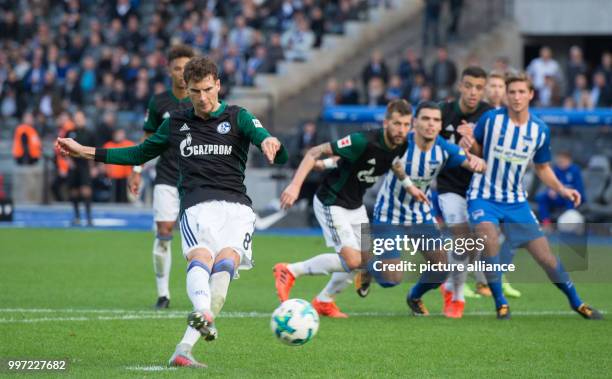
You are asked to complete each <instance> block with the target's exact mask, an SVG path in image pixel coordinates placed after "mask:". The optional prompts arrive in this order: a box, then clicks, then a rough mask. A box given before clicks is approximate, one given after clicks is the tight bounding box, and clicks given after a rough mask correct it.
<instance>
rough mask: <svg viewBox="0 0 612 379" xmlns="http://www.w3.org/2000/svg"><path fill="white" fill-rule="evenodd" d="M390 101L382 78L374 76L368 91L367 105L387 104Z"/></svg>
mask: <svg viewBox="0 0 612 379" xmlns="http://www.w3.org/2000/svg"><path fill="white" fill-rule="evenodd" d="M388 102H389V101H388V100H387V98H386V96H385V83H384V82H383V80H382V78H380V77H378V76H374V77H372V78H371V79H370V82H369V83H368V90H367V92H366V105H367V106H369V107H377V106H383V105H386V104H387V103H388Z"/></svg>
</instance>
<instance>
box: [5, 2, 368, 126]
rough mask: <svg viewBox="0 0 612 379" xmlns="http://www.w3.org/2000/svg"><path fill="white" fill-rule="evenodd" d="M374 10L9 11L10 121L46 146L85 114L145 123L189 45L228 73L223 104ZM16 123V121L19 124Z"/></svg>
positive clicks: (152, 6) (100, 5)
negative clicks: (25, 120)
mask: <svg viewBox="0 0 612 379" xmlns="http://www.w3.org/2000/svg"><path fill="white" fill-rule="evenodd" d="M368 5H369V3H368V1H367V0H267V1H262V0H224V1H217V0H187V1H173V0H161V1H155V2H144V1H138V0H115V1H102V0H66V1H33V0H32V1H29V0H27V1H0V46H1V47H2V49H0V121H2V124H3V125H16V121H15V120H16V119H19V118H21V117H23V116H24V114H25V113H26V112H32V113H33V116H34V119H35V122H36V124H37V128H38V130H39V132H40V133H41V135H42V136H43V138H44V137H49V138H53V137H55V136H56V132H55V127H54V125H55V124H56V120H55V118H56V117H57V116H58V115H59V114H61V113H62V111H71V112H74V109H76V108H81V109H84V110H85V111H86V113H88V115H90V116H92V117H94V120H93V121H95V122H101V121H102V120H101V117H96V116H97V115H100V116H101V115H104V114H105V113H107V112H116V111H121V110H129V111H131V112H134V113H135V114H141V115H142V114H143V113H144V110H145V107H146V104H147V102H148V100H149V98H150V96H151V94H153V93H157V92H159V91H160V90H161V89H162V88H164V86H165V85H166V84H167V83H166V80H167V78H166V75H165V71H164V68H165V64H166V62H165V52H166V50H167V48H168V47H169V46H170V45H172V44H174V43H180V42H182V43H186V44H189V45H191V46H193V47H194V48H196V49H197V50H198V51H199V52H201V53H203V54H207V55H208V56H210V57H213V59H214V60H215V61H216V62H217V63H218V65H219V67H220V68H221V75H220V76H221V81H222V83H223V86H222V88H223V92H222V94H221V95H222V97H226V96H227V95H228V93H229V92H230V91H231V88H232V87H233V86H236V85H243V86H252V85H254V78H255V75H256V74H257V73H274V72H276V70H277V63H278V62H279V61H281V60H283V59H288V60H305V59H306V58H307V55H308V51H309V50H310V49H311V48H316V47H319V46H320V45H321V42H322V36H323V34H324V33H342V32H343V25H344V22H345V21H347V20H351V19H356V18H358V17H361V16H362V15H363V14H364V13H363V11H364V10H365V9H366V8H367V7H368ZM11 121H13V122H12V123H11Z"/></svg>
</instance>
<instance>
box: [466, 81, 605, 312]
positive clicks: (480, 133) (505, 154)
mask: <svg viewBox="0 0 612 379" xmlns="http://www.w3.org/2000/svg"><path fill="white" fill-rule="evenodd" d="M506 93H507V101H508V108H507V109H506V108H502V109H499V110H492V111H489V112H487V113H485V115H483V117H482V118H480V120H478V123H477V124H476V127H475V128H474V130H473V134H466V135H464V137H463V138H462V139H461V141H460V144H461V146H462V147H464V148H465V149H471V150H472V151H473V152H474V153H475V154H478V155H481V156H482V157H483V158H484V160H485V161H486V162H487V170H486V172H484V173H482V174H474V177H473V178H472V181H471V183H470V187H469V190H468V193H467V198H468V211H469V216H470V223H471V224H472V225H475V229H476V233H477V234H478V235H479V236H480V237H481V238H484V239H485V244H484V245H485V249H484V250H485V254H484V256H485V257H484V258H485V262H486V263H488V264H498V263H499V260H500V258H499V249H500V247H499V233H498V230H497V227H498V226H500V224H502V225H503V227H502V230H503V232H504V235H505V236H506V243H509V244H510V245H509V248H515V247H518V246H524V247H526V248H527V250H528V251H529V253H530V254H531V255H532V256H533V258H534V259H535V260H536V262H537V263H538V264H539V265H540V266H541V267H542V268H543V269H544V271H545V272H546V274H547V275H548V277H549V278H550V280H551V281H552V282H553V283H554V284H555V285H556V286H557V287H558V288H559V289H560V290H561V291H562V292H563V293H564V294H565V296H566V297H567V298H568V300H569V303H570V306H571V307H572V309H573V310H575V311H576V312H577V313H578V314H580V315H581V316H582V317H584V318H586V319H592V320H598V319H602V318H603V316H602V314H601V313H600V312H599V311H597V310H596V309H594V308H592V307H590V306H589V305H587V304H585V303H584V302H583V301H582V300H581V299H580V297H579V296H578V293H577V291H576V287H575V286H574V283H573V282H572V281H571V279H570V277H569V275H568V273H567V271H565V268H564V267H563V264H561V261H559V259H558V258H557V257H555V256H554V255H553V253H552V252H551V249H550V245H549V244H548V240H547V239H546V237H544V234H543V233H542V229H541V228H540V226H539V224H538V221H537V219H536V218H535V216H534V214H533V212H532V211H531V209H530V208H529V204H528V203H527V193H526V192H525V190H524V189H523V187H522V179H523V175H524V174H525V170H526V169H527V166H528V165H529V163H531V162H533V163H534V169H535V173H536V175H537V176H538V177H539V178H540V180H541V181H542V182H543V183H544V184H545V185H546V186H548V187H549V188H552V189H553V190H554V191H555V192H557V193H558V194H559V196H561V197H563V198H564V199H568V200H571V201H572V202H573V203H574V205H575V206H578V205H579V204H580V194H579V193H578V191H576V190H573V189H569V188H566V187H564V186H563V184H561V182H559V180H558V179H557V177H556V176H555V173H554V172H553V170H552V169H551V168H550V164H549V162H550V159H551V153H550V129H549V128H548V126H547V125H546V124H545V123H544V122H543V121H542V120H540V119H539V118H537V117H536V116H534V115H532V114H531V113H530V112H529V102H530V101H531V99H533V95H534V91H533V85H532V83H531V81H530V79H529V78H528V77H527V76H526V75H525V74H518V75H512V76H509V77H508V78H507V79H506ZM485 274H486V275H487V281H488V283H489V287H490V288H491V292H492V293H493V299H494V300H495V307H496V311H497V318H498V319H509V318H510V307H509V306H508V301H507V300H506V298H505V297H504V294H503V290H502V284H501V273H500V272H499V271H488V272H486V273H485Z"/></svg>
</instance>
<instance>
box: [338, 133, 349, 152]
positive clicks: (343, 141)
mask: <svg viewBox="0 0 612 379" xmlns="http://www.w3.org/2000/svg"><path fill="white" fill-rule="evenodd" d="M351 145H352V142H351V136H346V137H344V138H342V139H341V140H338V148H340V149H342V148H343V147H349V146H351Z"/></svg>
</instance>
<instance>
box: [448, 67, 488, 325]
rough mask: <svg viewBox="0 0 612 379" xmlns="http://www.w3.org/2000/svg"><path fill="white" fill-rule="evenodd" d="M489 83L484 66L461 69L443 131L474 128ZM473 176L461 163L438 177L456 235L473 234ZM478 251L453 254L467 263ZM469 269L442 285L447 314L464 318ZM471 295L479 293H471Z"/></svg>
mask: <svg viewBox="0 0 612 379" xmlns="http://www.w3.org/2000/svg"><path fill="white" fill-rule="evenodd" d="M486 84H487V73H486V71H485V70H483V69H482V68H481V67H478V66H470V67H467V68H466V69H465V70H463V72H462V73H461V80H460V83H459V93H460V96H459V99H457V100H453V101H449V102H444V103H442V104H441V109H442V131H441V132H440V135H441V136H442V137H443V138H444V139H446V140H448V141H449V142H452V143H457V142H459V140H460V139H461V131H463V130H464V129H471V128H472V127H473V124H474V123H475V122H476V121H478V119H479V118H480V116H482V115H483V114H484V113H485V112H486V111H488V110H489V109H491V106H490V105H489V104H487V103H485V102H484V101H483V98H484V94H485V86H486ZM471 179H472V172H470V171H468V170H466V169H465V168H463V167H461V166H459V167H455V168H450V169H446V170H443V171H442V172H440V175H439V176H438V178H437V191H438V205H439V207H440V211H441V214H442V218H443V219H444V223H445V224H446V225H447V226H448V227H449V230H450V231H451V234H452V235H453V236H454V237H455V238H468V237H470V236H471V233H470V227H469V225H468V214H467V201H466V199H465V193H466V192H467V189H468V185H469V184H470V180H471ZM476 254H477V252H475V251H471V252H469V253H467V254H461V255H460V254H455V253H454V252H452V253H451V254H450V256H449V260H450V261H451V263H461V264H464V265H466V264H467V263H468V262H467V260H468V259H470V260H474V259H475V258H476ZM467 274H468V273H467V271H463V272H461V271H453V272H451V273H450V275H449V277H448V279H447V280H446V282H445V283H444V285H443V286H442V287H441V288H440V289H441V291H442V294H443V296H444V310H443V313H444V315H445V316H447V317H451V318H460V317H462V316H463V310H464V308H465V293H464V288H465V282H466V280H467ZM474 275H475V277H476V293H477V294H480V295H484V296H491V293H490V291H489V289H488V288H487V284H486V282H487V281H486V278H485V277H484V274H483V273H482V272H480V271H476V272H474ZM468 291H469V292H470V293H469V294H470V295H471V296H476V295H474V294H473V293H471V290H470V289H469V288H468Z"/></svg>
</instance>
